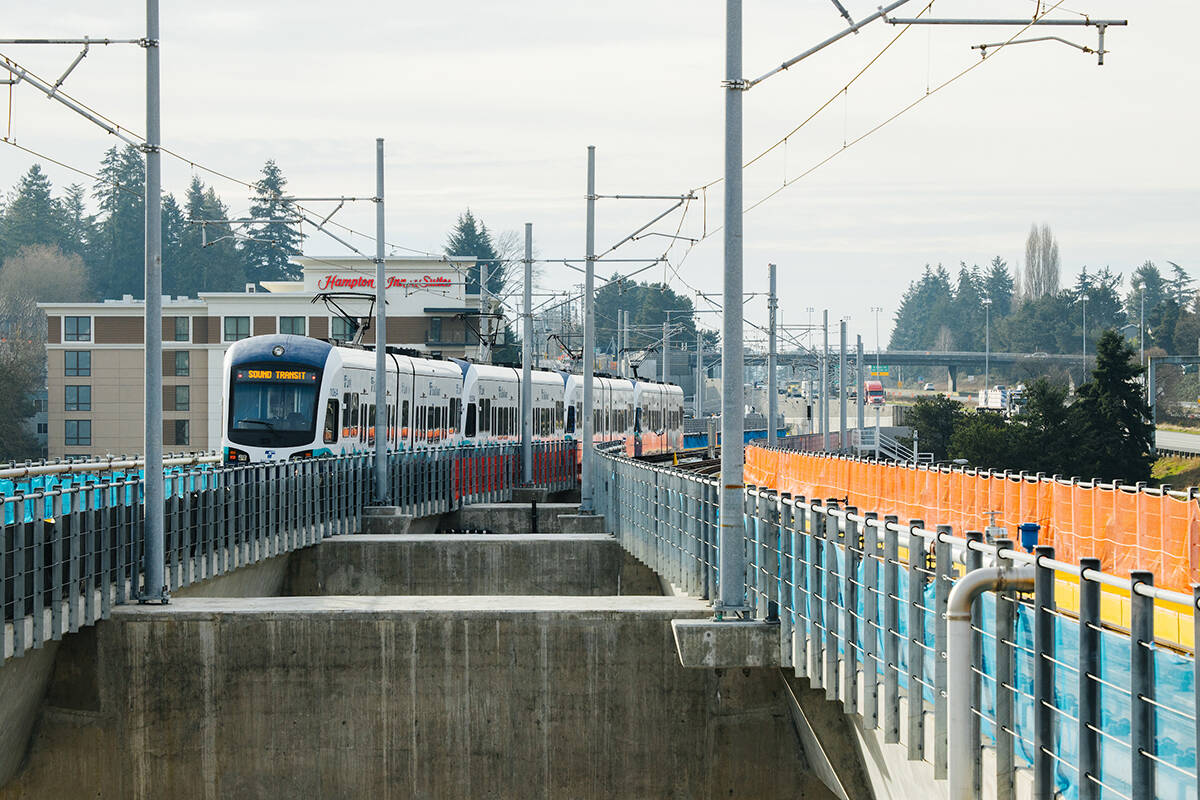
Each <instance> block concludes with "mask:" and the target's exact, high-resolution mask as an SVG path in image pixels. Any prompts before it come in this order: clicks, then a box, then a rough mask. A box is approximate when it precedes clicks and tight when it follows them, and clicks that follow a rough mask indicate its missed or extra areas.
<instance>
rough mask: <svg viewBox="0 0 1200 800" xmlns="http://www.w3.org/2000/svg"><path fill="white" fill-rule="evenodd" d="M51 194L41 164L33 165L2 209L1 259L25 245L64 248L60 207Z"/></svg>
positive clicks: (65, 232) (48, 181) (66, 236)
mask: <svg viewBox="0 0 1200 800" xmlns="http://www.w3.org/2000/svg"><path fill="white" fill-rule="evenodd" d="M50 192H51V185H50V179H49V178H48V177H47V176H46V173H44V172H42V167H41V165H40V164H34V165H33V166H31V167H30V168H29V171H28V172H26V173H25V175H24V176H22V178H21V180H20V182H18V184H17V186H16V189H15V190H14V193H13V197H12V199H11V200H10V201H9V202H8V203H7V204H6V206H5V209H4V217H3V219H2V220H0V259H2V258H6V257H8V256H10V255H12V254H13V253H15V252H17V250H19V249H21V248H22V247H26V246H28V245H34V244H48V245H54V246H56V247H64V246H66V245H67V243H68V235H67V230H66V219H65V215H64V214H63V209H62V205H61V204H60V203H58V201H56V200H55V199H54V198H53V197H52V196H51V194H50ZM67 249H73V248H69V247H68V248H67Z"/></svg>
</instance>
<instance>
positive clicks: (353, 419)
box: [350, 394, 358, 428]
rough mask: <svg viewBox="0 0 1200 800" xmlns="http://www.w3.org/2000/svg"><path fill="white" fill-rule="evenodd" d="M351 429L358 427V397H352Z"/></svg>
mask: <svg viewBox="0 0 1200 800" xmlns="http://www.w3.org/2000/svg"><path fill="white" fill-rule="evenodd" d="M350 427H351V428H357V427H358V395H356V394H352V395H350Z"/></svg>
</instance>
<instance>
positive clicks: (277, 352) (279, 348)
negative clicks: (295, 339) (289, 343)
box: [271, 344, 283, 358]
mask: <svg viewBox="0 0 1200 800" xmlns="http://www.w3.org/2000/svg"><path fill="white" fill-rule="evenodd" d="M271 355H273V356H275V357H276V358H278V357H279V356H281V355H283V345H281V344H277V345H275V346H274V347H272V348H271Z"/></svg>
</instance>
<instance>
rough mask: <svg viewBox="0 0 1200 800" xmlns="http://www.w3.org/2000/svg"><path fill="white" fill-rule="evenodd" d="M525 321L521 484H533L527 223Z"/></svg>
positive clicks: (529, 239)
mask: <svg viewBox="0 0 1200 800" xmlns="http://www.w3.org/2000/svg"><path fill="white" fill-rule="evenodd" d="M521 316H522V317H524V318H525V327H524V332H523V333H522V338H523V341H522V342H521V482H522V483H525V484H531V483H533V366H532V364H533V223H532V222H526V223H525V308H524V313H523V314H522V315H521Z"/></svg>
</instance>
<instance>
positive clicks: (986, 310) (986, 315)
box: [983, 297, 992, 391]
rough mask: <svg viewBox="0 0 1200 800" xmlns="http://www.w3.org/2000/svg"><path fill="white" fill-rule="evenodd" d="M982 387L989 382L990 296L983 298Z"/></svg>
mask: <svg viewBox="0 0 1200 800" xmlns="http://www.w3.org/2000/svg"><path fill="white" fill-rule="evenodd" d="M983 320H984V322H983V337H984V338H983V388H984V390H985V391H986V390H987V388H988V383H990V382H991V366H992V364H991V359H992V298H990V297H985V298H983Z"/></svg>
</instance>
